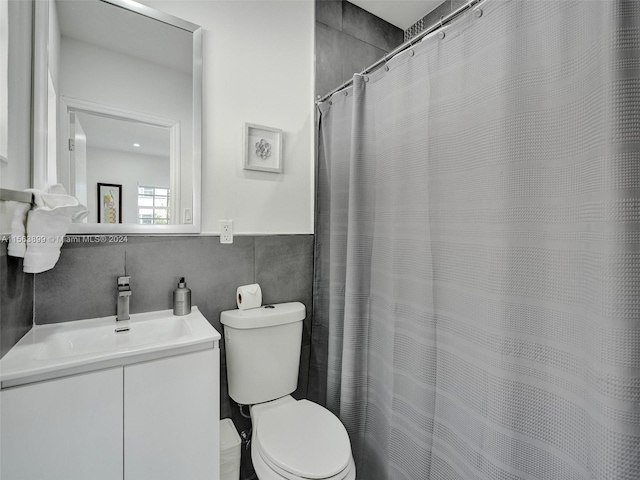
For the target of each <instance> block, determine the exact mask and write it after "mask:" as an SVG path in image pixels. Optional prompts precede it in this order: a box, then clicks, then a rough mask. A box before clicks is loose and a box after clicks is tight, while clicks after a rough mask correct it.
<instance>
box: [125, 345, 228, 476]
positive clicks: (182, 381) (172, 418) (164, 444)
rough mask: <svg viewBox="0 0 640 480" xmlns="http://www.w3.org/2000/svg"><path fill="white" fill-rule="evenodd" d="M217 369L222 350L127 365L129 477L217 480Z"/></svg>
mask: <svg viewBox="0 0 640 480" xmlns="http://www.w3.org/2000/svg"><path fill="white" fill-rule="evenodd" d="M219 371H220V355H219V350H218V349H210V350H204V351H202V352H196V353H190V354H186V355H180V356H177V357H170V358H163V359H160V360H154V361H151V362H145V363H139V364H133V365H128V366H126V367H125V368H124V478H125V480H145V479H153V480H178V479H185V480H186V479H189V480H200V479H202V480H212V479H217V478H218V472H219V469H220V467H219V465H220V462H219V457H220V452H219V450H220V448H219V432H220V429H219V422H220V415H219V410H220V408H219V399H220V390H219V389H220V387H219V382H218V372H219ZM213 372H215V375H214V374H213ZM214 406H215V408H214Z"/></svg>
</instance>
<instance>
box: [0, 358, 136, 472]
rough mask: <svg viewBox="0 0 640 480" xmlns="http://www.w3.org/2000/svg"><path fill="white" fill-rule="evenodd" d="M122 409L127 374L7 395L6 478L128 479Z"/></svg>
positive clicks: (3, 413) (2, 440)
mask: <svg viewBox="0 0 640 480" xmlns="http://www.w3.org/2000/svg"><path fill="white" fill-rule="evenodd" d="M122 407H123V405H122V368H111V369H108V370H101V371H98V372H92V373H85V374H82V375H74V376H71V377H64V378H59V379H56V380H47V381H44V382H38V383H32V384H28V385H24V386H21V387H15V388H10V389H7V390H2V391H1V392H0V448H1V450H0V453H1V456H0V478H1V479H2V480H41V479H47V480H58V479H59V480H63V479H64V480H67V479H68V480H72V479H89V478H90V479H92V480H103V479H104V480H114V479H118V478H122V445H123V431H122V411H123V408H122Z"/></svg>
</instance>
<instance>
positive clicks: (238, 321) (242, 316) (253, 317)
mask: <svg viewBox="0 0 640 480" xmlns="http://www.w3.org/2000/svg"><path fill="white" fill-rule="evenodd" d="M305 315H306V309H305V306H304V304H302V303H300V302H289V303H276V304H273V305H263V306H261V307H259V308H251V309H248V310H238V309H235V310H226V311H224V312H222V313H221V314H220V323H222V324H223V325H226V326H228V327H231V328H238V329H249V328H264V327H273V326H276V325H285V324H287V323H294V322H299V321H301V320H304V317H305Z"/></svg>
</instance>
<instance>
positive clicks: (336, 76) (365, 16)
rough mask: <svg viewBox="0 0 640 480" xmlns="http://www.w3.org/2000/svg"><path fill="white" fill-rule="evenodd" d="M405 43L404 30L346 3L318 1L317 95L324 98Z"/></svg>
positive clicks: (338, 0)
mask: <svg viewBox="0 0 640 480" xmlns="http://www.w3.org/2000/svg"><path fill="white" fill-rule="evenodd" d="M402 42H403V31H402V30H401V29H399V28H397V27H395V26H394V25H391V24H390V23H387V22H385V21H384V20H382V19H381V18H378V17H376V16H375V15H372V14H371V13H369V12H367V11H366V10H363V9H361V8H360V7H357V6H356V5H353V4H352V3H349V2H347V1H343V0H316V47H315V52H316V84H315V93H316V95H324V94H326V93H329V92H330V91H331V90H333V89H334V88H336V87H338V86H340V85H341V84H342V83H344V82H345V81H347V80H349V79H350V78H351V77H352V76H353V74H354V73H360V72H361V71H362V70H364V69H365V68H366V67H368V66H369V65H371V64H373V63H375V62H376V61H378V60H379V59H380V58H382V56H383V55H385V54H386V53H388V52H390V51H391V50H393V49H394V48H396V47H397V46H398V45H400V44H401V43H402Z"/></svg>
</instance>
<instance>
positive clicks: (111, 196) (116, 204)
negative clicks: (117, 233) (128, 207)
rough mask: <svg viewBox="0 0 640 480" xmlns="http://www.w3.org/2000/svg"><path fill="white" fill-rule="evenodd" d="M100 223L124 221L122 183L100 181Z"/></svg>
mask: <svg viewBox="0 0 640 480" xmlns="http://www.w3.org/2000/svg"><path fill="white" fill-rule="evenodd" d="M98 223H122V185H116V184H115V183H98Z"/></svg>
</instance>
